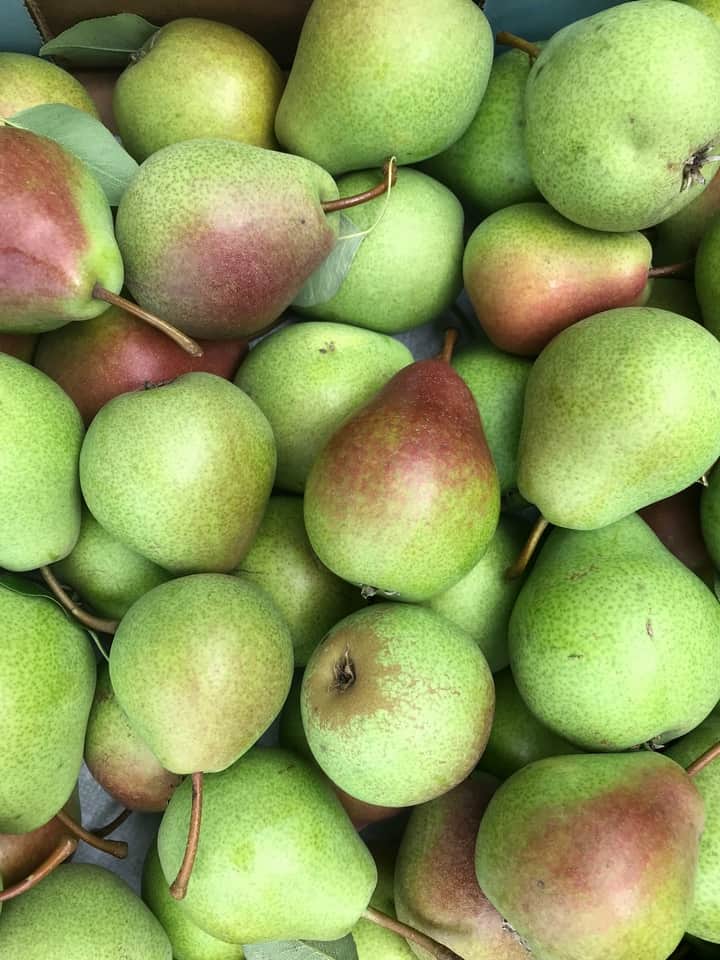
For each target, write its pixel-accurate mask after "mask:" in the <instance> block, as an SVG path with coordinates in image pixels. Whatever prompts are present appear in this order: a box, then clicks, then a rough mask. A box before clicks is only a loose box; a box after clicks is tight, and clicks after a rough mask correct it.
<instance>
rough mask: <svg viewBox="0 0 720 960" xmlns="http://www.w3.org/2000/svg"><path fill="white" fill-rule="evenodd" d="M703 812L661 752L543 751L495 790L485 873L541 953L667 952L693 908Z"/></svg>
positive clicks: (485, 837)
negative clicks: (576, 753)
mask: <svg viewBox="0 0 720 960" xmlns="http://www.w3.org/2000/svg"><path fill="white" fill-rule="evenodd" d="M703 821H704V812H703V802H702V798H701V796H700V794H699V793H698V790H697V788H696V787H695V786H694V785H693V783H692V781H691V780H690V778H689V777H688V776H687V774H685V772H684V771H683V770H682V768H681V767H679V766H678V765H677V764H676V763H674V762H673V761H672V760H670V759H668V758H667V757H663V756H661V755H660V754H657V753H648V752H642V753H634V754H622V755H610V756H569V757H550V758H549V759H546V760H538V762H537V763H531V764H530V766H528V767H525V768H524V769H523V770H520V771H519V772H518V773H516V774H514V775H513V776H512V777H511V778H510V779H509V780H507V781H506V782H505V783H504V784H503V786H501V787H500V789H499V790H498V791H497V793H496V794H495V795H494V797H493V798H492V800H491V801H490V804H489V805H488V808H487V810H486V812H485V815H484V817H483V819H482V821H481V822H480V830H479V833H478V838H477V852H476V870H477V878H478V881H479V883H480V886H481V887H482V889H483V890H484V891H485V893H486V895H487V897H488V899H489V900H490V902H491V903H493V904H494V906H495V907H496V908H497V909H498V910H499V911H500V913H501V914H502V915H503V916H504V917H505V919H506V920H507V922H508V923H509V924H510V925H511V926H512V928H513V929H514V930H515V931H516V933H517V934H518V935H519V936H520V937H522V939H523V940H524V941H525V943H526V944H527V946H528V948H529V950H530V953H531V955H532V956H533V957H538V958H540V957H542V958H548V960H550V958H556V957H557V958H560V957H562V958H563V960H581V958H582V960H600V958H603V960H605V958H608V957H612V958H613V960H636V958H638V957H642V958H643V960H665V958H666V957H669V956H670V954H671V953H672V951H673V950H674V948H675V947H676V946H677V944H678V942H679V941H680V939H681V937H682V935H683V933H684V931H685V929H686V925H687V921H688V919H689V917H690V913H691V909H692V902H693V885H694V881H695V874H696V868H697V858H698V842H699V839H700V834H701V832H702V829H703Z"/></svg>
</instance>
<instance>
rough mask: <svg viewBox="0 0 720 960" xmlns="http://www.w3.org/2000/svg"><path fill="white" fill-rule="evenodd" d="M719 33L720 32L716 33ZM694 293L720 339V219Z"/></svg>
mask: <svg viewBox="0 0 720 960" xmlns="http://www.w3.org/2000/svg"><path fill="white" fill-rule="evenodd" d="M718 32H720V31H718ZM695 292H696V293H697V298H698V302H699V304H700V309H701V311H702V319H703V323H704V324H705V326H706V327H707V328H708V330H710V332H711V333H713V334H714V335H715V336H716V337H718V338H719V339H720V309H718V306H717V302H716V301H717V298H718V296H720V217H715V218H714V219H713V220H712V222H711V223H710V225H709V226H708V228H707V229H706V231H705V233H704V234H703V237H702V240H701V241H700V246H699V247H698V251H697V255H696V257H695Z"/></svg>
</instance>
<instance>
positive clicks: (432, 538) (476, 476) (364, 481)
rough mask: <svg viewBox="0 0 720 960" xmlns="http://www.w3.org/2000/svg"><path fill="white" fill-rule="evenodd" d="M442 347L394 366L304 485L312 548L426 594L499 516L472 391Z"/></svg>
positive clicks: (452, 572) (454, 575)
mask: <svg viewBox="0 0 720 960" xmlns="http://www.w3.org/2000/svg"><path fill="white" fill-rule="evenodd" d="M454 339H455V332H454V331H450V332H449V335H448V337H447V339H446V344H445V349H444V350H443V354H442V356H441V357H439V358H436V359H433V360H421V361H418V362H416V363H413V364H411V365H410V366H408V367H405V368H404V369H403V370H401V371H399V373H397V374H396V375H395V376H394V377H393V378H392V379H391V380H390V381H389V382H388V383H387V384H386V385H385V386H384V387H383V388H382V390H380V392H379V393H378V394H377V395H376V396H375V397H374V398H373V400H371V401H370V403H368V404H367V405H366V406H365V407H363V408H362V409H361V410H359V411H358V412H357V413H355V414H354V415H353V416H352V417H350V418H349V419H348V420H346V421H345V423H344V424H343V425H342V426H341V427H340V428H339V430H338V431H337V432H336V433H335V434H334V435H333V436H332V437H331V439H330V441H329V442H328V444H327V445H326V446H325V448H324V450H323V451H322V453H321V454H320V456H319V457H318V459H317V460H316V461H315V463H314V465H313V467H312V469H311V471H310V475H309V477H308V480H307V485H306V488H305V525H306V528H307V532H308V536H309V538H310V542H311V544H312V546H313V549H314V550H315V552H316V553H317V555H318V557H319V558H320V560H321V561H322V562H323V563H324V564H325V566H327V567H329V568H330V569H331V570H332V571H333V572H334V573H336V574H337V575H338V576H340V577H342V578H343V579H344V580H348V581H350V582H351V583H357V584H359V585H362V587H363V590H364V592H365V594H366V595H372V594H373V593H381V594H383V595H385V596H392V597H398V598H399V599H401V600H408V601H422V600H426V599H428V598H429V597H432V596H434V595H435V594H437V593H440V592H441V591H443V590H445V589H446V588H447V587H449V586H451V584H453V583H456V582H457V581H458V580H459V579H460V578H461V577H462V576H464V574H466V573H467V572H468V570H470V569H471V568H472V567H473V566H474V565H475V564H476V563H477V561H478V560H479V559H480V557H481V556H482V554H483V551H484V550H485V549H486V547H487V545H488V543H489V541H490V539H491V538H492V535H493V533H494V532H495V528H496V526H497V522H498V516H499V506H500V487H499V482H498V476H497V471H496V470H495V464H494V463H493V459H492V456H491V454H490V450H489V448H488V445H487V441H486V439H485V433H484V431H483V425H482V421H481V420H480V415H479V413H478V410H477V405H476V404H475V401H474V399H473V396H472V394H471V393H470V391H469V389H468V388H467V386H466V385H465V383H464V381H463V380H462V378H461V377H460V376H459V375H458V374H457V373H456V372H455V371H454V370H453V368H452V367H451V366H450V363H449V360H450V357H451V354H452V347H453V344H454Z"/></svg>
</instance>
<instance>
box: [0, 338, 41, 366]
mask: <svg viewBox="0 0 720 960" xmlns="http://www.w3.org/2000/svg"><path fill="white" fill-rule="evenodd" d="M36 343H37V337H36V336H30V334H27V335H26V334H22V333H0V353H9V354H10V356H11V357H17V358H18V360H24V361H25V363H32V358H33V354H34V353H35V344H36Z"/></svg>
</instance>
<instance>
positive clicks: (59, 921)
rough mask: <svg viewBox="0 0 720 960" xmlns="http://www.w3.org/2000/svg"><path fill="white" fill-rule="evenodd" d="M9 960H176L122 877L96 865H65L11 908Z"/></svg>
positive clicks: (5, 953)
mask: <svg viewBox="0 0 720 960" xmlns="http://www.w3.org/2000/svg"><path fill="white" fill-rule="evenodd" d="M0 956H2V958H3V960H70V958H71V957H72V958H73V960H84V958H86V957H88V958H90V957H94V958H97V960H129V958H133V960H134V958H137V960H140V958H142V960H172V949H171V947H170V941H169V940H168V938H167V937H166V936H165V932H164V931H163V928H162V927H161V926H160V924H159V923H158V921H157V920H156V919H155V917H154V916H153V915H152V913H151V912H150V911H149V910H148V908H147V907H146V906H145V904H144V903H143V902H142V900H141V899H140V898H139V897H136V896H135V894H134V893H133V892H132V890H131V889H130V887H128V885H127V884H126V883H125V882H124V880H121V879H120V877H117V876H115V874H113V873H110V871H109V870H104V869H103V868H102V867H98V866H95V865H94V864H89V863H82V864H63V865H61V866H59V867H58V868H57V869H56V870H55V872H54V873H52V874H51V875H50V876H49V877H47V878H46V879H45V880H43V882H42V883H40V884H38V885H37V886H36V887H35V888H34V889H32V890H29V891H28V892H27V893H24V894H23V895H22V896H21V897H16V898H15V899H14V900H11V901H9V902H8V903H6V904H5V909H4V910H3V914H2V924H0Z"/></svg>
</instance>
